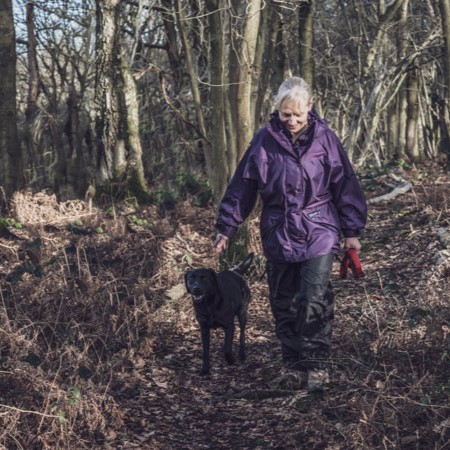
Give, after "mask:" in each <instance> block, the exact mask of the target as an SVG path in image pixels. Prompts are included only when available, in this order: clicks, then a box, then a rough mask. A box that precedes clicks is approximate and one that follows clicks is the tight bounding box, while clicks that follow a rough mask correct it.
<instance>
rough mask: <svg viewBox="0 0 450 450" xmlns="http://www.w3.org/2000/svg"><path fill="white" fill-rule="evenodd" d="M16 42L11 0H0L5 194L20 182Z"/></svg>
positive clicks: (0, 152)
mask: <svg viewBox="0 0 450 450" xmlns="http://www.w3.org/2000/svg"><path fill="white" fill-rule="evenodd" d="M15 45H16V41H15V30H14V22H13V13H12V3H11V0H0V61H1V62H2V63H1V64H0V79H1V80H2V82H1V83H0V186H2V187H3V188H4V190H5V191H6V193H8V194H11V193H12V192H13V191H14V190H15V189H17V188H20V187H21V186H22V184H23V171H22V157H21V150H20V146H19V139H18V131H17V110H16V68H15V67H16V47H15Z"/></svg>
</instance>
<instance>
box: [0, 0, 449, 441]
mask: <svg viewBox="0 0 450 450" xmlns="http://www.w3.org/2000/svg"><path fill="white" fill-rule="evenodd" d="M449 46H450V2H449V0H426V1H417V0H391V1H384V0H380V1H378V2H373V1H365V0H348V1H347V0H330V1H325V0H309V1H303V0H298V1H296V0H292V1H283V0H271V1H263V0H246V1H239V0H228V1H225V0H136V1H134V0H122V1H120V0H96V1H94V0H92V1H91V0H79V1H68V0H67V1H64V0H46V1H40V0H35V1H22V0H15V1H12V0H0V80H1V83H0V208H1V214H0V282H1V289H0V294H1V295H0V300H1V303H0V320H1V322H0V364H1V365H0V424H1V427H0V446H3V447H1V448H5V449H7V450H16V449H27V450H31V449H33V450H35V449H36V450H38V449H39V450H40V449H44V448H45V449H56V448H61V449H65V450H66V449H72V448H73V449H77V450H78V449H80V448H90V449H93V448H99V449H100V448H102V449H103V448H105V449H121V448H123V449H127V450H128V449H130V448H140V449H150V450H157V449H159V448H161V449H162V448H164V449H172V448H173V449H191V448H192V449H200V448H224V449H227V448H255V449H269V448H270V449H272V448H279V449H287V448H307V449H313V448H317V449H319V448H321V449H326V448H329V449H360V448H405V449H406V448H408V449H409V448H436V449H438V448H439V449H444V448H448V442H449V439H450V414H449V408H448V400H449V395H450V394H449V393H450V387H449V380H448V376H447V375H446V374H447V373H448V370H449V369H450V363H449V360H450V359H449V358H448V352H449V350H448V343H447V341H448V334H449V320H450V319H448V318H449V317H450V312H449V308H448V292H449V291H450V289H446V286H447V287H448V283H449V273H450V270H449V268H448V265H449V260H450V254H449V253H448V250H445V249H446V248H447V249H448V248H450V238H449V237H448V227H449V225H450V222H449V212H448V190H449V181H448V167H449V165H448V162H449V155H450V106H449V105H450V100H449V99H450V92H449V86H450V51H449ZM290 75H299V76H302V77H304V78H305V79H306V80H307V81H308V82H309V83H310V84H311V85H312V86H313V87H314V91H315V99H314V100H315V101H314V104H315V108H316V109H317V110H318V112H319V113H320V114H321V115H323V116H325V118H326V119H327V120H328V122H329V124H330V126H331V127H332V128H333V129H334V130H335V131H336V132H337V134H338V135H339V137H340V138H341V139H342V141H343V143H344V145H345V147H346V149H347V151H348V154H349V156H350V159H351V161H352V163H353V165H354V166H355V168H356V170H357V172H358V176H359V177H360V180H361V182H362V184H363V187H364V190H365V191H366V192H367V194H368V197H370V199H369V200H370V204H371V205H372V206H371V209H370V224H369V227H368V230H367V233H366V236H365V241H366V242H365V248H364V254H365V255H366V256H365V259H364V261H363V263H364V267H365V268H366V269H367V281H365V282H364V289H357V288H356V286H354V285H352V284H350V283H346V282H342V281H340V282H338V283H337V293H338V294H339V295H340V297H341V298H342V299H343V301H342V303H341V306H339V308H340V309H338V310H337V316H338V317H339V319H340V321H341V323H342V325H341V326H339V325H338V327H337V330H336V335H337V340H338V341H339V346H338V350H337V354H338V356H337V360H336V361H337V362H336V368H337V370H336V373H337V374H338V376H337V378H335V385H336V389H335V390H332V391H331V392H330V395H329V396H328V397H327V398H326V399H322V400H318V399H309V398H308V399H305V398H303V397H301V396H300V397H298V396H295V395H294V396H292V395H293V394H292V393H291V392H279V391H273V390H270V389H268V388H267V386H266V381H267V380H268V379H270V378H272V377H274V376H275V375H276V374H277V373H278V371H279V369H280V367H278V366H277V363H276V361H278V357H277V356H276V355H275V356H274V352H275V350H274V348H275V347H276V342H275V341H274V336H273V330H272V326H271V323H270V315H269V312H268V310H267V305H266V304H265V303H264V299H265V298H267V292H266V286H265V284H264V283H263V282H262V280H263V277H264V273H263V258H262V256H261V248H260V244H259V241H258V238H257V236H258V231H257V228H258V223H257V216H254V217H251V218H250V220H249V223H248V227H249V228H248V230H249V233H248V236H247V241H246V244H247V246H248V247H249V249H250V250H253V251H255V252H256V253H257V254H258V258H257V261H259V262H258V264H257V265H256V266H255V268H254V270H253V272H252V273H251V274H250V275H249V279H250V282H251V287H252V292H254V293H256V294H257V295H256V297H257V298H256V300H255V301H254V302H253V303H252V311H251V317H254V322H253V324H250V330H249V336H250V342H252V348H253V349H254V350H255V356H253V358H254V359H253V360H251V361H250V362H249V363H248V364H247V365H244V366H243V369H242V368H241V367H240V368H239V369H238V370H236V369H229V368H226V367H224V366H223V365H220V363H218V362H216V364H217V366H216V367H217V371H213V377H212V380H207V381H204V382H203V383H199V379H198V374H197V372H196V369H197V367H196V361H197V359H198V355H199V348H198V342H197V338H198V332H197V329H196V326H195V321H194V320H193V314H192V309H191V308H190V306H188V305H190V303H189V301H188V300H189V299H188V298H187V296H186V295H185V293H184V290H183V283H182V274H183V272H184V271H185V270H186V269H188V268H189V267H193V266H196V265H200V264H203V265H208V266H215V265H216V264H217V261H216V260H215V259H214V258H213V257H212V255H211V233H212V229H211V228H212V224H213V218H214V209H215V206H216V205H217V201H218V200H219V199H220V197H221V195H222V193H223V191H224V189H225V187H226V184H227V182H228V180H229V178H230V176H231V174H232V173H233V171H234V169H235V167H236V164H237V162H238V161H239V159H240V157H241V156H242V154H243V152H244V151H245V149H246V148H247V146H248V144H249V142H250V139H251V137H252V135H253V133H254V132H255V130H257V129H258V128H259V127H260V126H262V125H263V124H264V123H265V122H266V120H267V118H268V116H269V114H270V112H271V111H272V108H273V94H274V92H275V91H276V89H277V88H278V86H279V84H280V83H281V81H282V80H283V79H284V78H285V77H286V76H290ZM419 187H420V189H419ZM395 188H398V190H397V191H395ZM391 189H394V192H397V194H398V193H401V194H403V195H404V197H403V200H402V201H398V202H397V203H395V204H394V205H389V204H387V205H386V204H385V203H383V202H381V203H379V197H378V195H382V194H383V193H385V192H384V191H385V190H391ZM377 199H378V200H377ZM378 205H381V206H378ZM436 236H437V237H436ZM400 243H401V245H400ZM443 249H444V250H443ZM369 250H370V252H369ZM446 252H447V253H446ZM387 261H389V264H388V263H387ZM413 282H414V284H411V283H413ZM339 283H341V284H339ZM342 283H343V284H342ZM355 323H356V325H355ZM219 353H220V352H219ZM256 355H258V356H256ZM349 355H351V356H349ZM215 358H216V359H217V360H218V359H219V358H220V356H219V355H218V354H217V355H216V356H215ZM274 361H275V362H274ZM214 370H216V369H214ZM227 370H228V371H227ZM316 400H317V401H316ZM299 423H301V424H302V426H301V427H300V428H299V426H298V424H299ZM214 424H215V425H214ZM242 424H244V428H243V431H242V429H241V427H242ZM215 427H217V428H218V429H219V428H220V433H219V432H217V433H215V432H214V430H215ZM325 429H326V430H329V432H328V433H326V434H324V433H323V430H325ZM236 430H238V431H239V432H238V433H236ZM239 436H240V440H239V439H238V437H239ZM211 440H212V441H213V444H211V442H210V441H211Z"/></svg>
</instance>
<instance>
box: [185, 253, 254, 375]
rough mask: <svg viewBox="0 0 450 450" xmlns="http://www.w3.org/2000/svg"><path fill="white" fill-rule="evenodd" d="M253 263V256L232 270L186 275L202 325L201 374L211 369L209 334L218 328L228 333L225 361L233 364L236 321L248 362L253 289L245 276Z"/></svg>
mask: <svg viewBox="0 0 450 450" xmlns="http://www.w3.org/2000/svg"><path fill="white" fill-rule="evenodd" d="M252 261H253V253H250V254H249V255H248V256H247V258H246V259H245V261H244V262H242V263H241V264H239V265H238V266H237V267H235V268H234V269H231V270H224V271H222V272H219V273H217V272H215V271H214V270H213V269H205V268H201V269H194V270H190V271H188V272H186V274H185V276H184V278H185V283H186V289H187V291H188V293H189V294H191V295H192V300H193V303H194V310H195V317H196V318H197V321H198V323H199V325H200V331H201V335H202V345H203V366H202V370H201V374H202V375H208V374H209V369H210V358H209V340H210V331H211V329H215V328H223V329H224V330H225V345H224V351H225V359H226V361H227V363H228V364H233V363H234V358H233V354H232V348H233V338H234V328H235V327H234V318H235V317H236V316H237V318H238V321H239V328H240V335H239V359H240V360H241V361H243V360H245V357H246V354H245V326H246V324H247V309H248V304H249V301H250V290H249V288H248V285H247V283H246V281H245V280H244V278H243V277H242V275H243V274H244V273H245V271H246V270H247V269H248V268H249V266H250V264H251V263H252Z"/></svg>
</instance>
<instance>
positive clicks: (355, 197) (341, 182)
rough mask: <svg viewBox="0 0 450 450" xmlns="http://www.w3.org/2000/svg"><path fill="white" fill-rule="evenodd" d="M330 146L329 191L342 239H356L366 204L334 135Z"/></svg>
mask: <svg viewBox="0 0 450 450" xmlns="http://www.w3.org/2000/svg"><path fill="white" fill-rule="evenodd" d="M332 140H333V141H334V142H333V143H332V144H331V146H332V148H334V149H335V151H333V152H332V155H330V156H331V159H332V160H331V166H332V171H331V180H330V190H331V193H332V196H333V203H334V205H335V207H336V209H337V212H338V216H339V221H340V226H341V231H342V234H343V236H344V237H346V238H348V237H357V236H359V235H360V234H361V231H362V230H363V229H364V227H365V226H366V222H367V203H366V199H365V196H364V193H363V191H362V189H361V185H360V184H359V181H358V178H357V177H356V174H355V172H354V170H353V167H352V165H351V163H350V160H349V158H348V155H347V152H346V151H345V149H344V147H343V145H342V143H341V142H340V140H339V139H338V138H337V136H336V135H334V133H333V136H332Z"/></svg>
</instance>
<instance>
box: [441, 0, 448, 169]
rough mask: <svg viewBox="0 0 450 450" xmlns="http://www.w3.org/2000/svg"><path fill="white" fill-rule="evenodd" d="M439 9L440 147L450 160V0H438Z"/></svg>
mask: <svg viewBox="0 0 450 450" xmlns="http://www.w3.org/2000/svg"><path fill="white" fill-rule="evenodd" d="M439 10H440V13H441V14H440V16H441V22H442V35H443V37H444V57H443V68H444V75H445V81H444V86H445V92H444V102H443V105H442V108H441V111H440V125H441V131H442V142H441V148H442V149H443V150H444V151H445V152H446V153H447V158H448V159H449V160H450V150H449V149H450V1H449V0H439Z"/></svg>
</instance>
